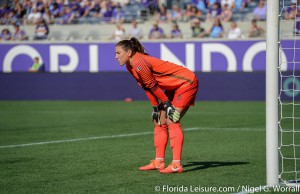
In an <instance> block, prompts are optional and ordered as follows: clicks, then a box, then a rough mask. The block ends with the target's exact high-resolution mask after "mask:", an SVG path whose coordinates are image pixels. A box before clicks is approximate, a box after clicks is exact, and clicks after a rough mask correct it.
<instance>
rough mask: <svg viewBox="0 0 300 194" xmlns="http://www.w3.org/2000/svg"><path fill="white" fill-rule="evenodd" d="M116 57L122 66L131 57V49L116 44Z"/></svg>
mask: <svg viewBox="0 0 300 194" xmlns="http://www.w3.org/2000/svg"><path fill="white" fill-rule="evenodd" d="M115 51H116V59H117V61H118V63H119V64H120V65H121V66H122V65H125V64H126V63H128V62H129V58H130V56H131V51H130V50H129V51H127V52H126V51H125V50H124V49H123V47H121V46H116V50H115Z"/></svg>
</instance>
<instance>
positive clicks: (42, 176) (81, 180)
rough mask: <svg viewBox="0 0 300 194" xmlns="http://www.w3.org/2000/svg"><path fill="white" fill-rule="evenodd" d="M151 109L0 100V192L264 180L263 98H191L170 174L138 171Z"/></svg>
mask: <svg viewBox="0 0 300 194" xmlns="http://www.w3.org/2000/svg"><path fill="white" fill-rule="evenodd" d="M151 111H152V108H151V105H150V104H149V102H132V103H125V102H121V101H114V102H94V101H93V102H76V101H71V102H68V101H54V102H47V101H37V102H35V101H16V102H14V101H12V102H5V101H2V102H0V193H93V192H94V193H171V191H174V190H176V188H177V189H179V188H180V187H182V188H183V187H188V188H189V189H194V190H193V191H195V190H196V189H197V187H200V186H201V187H233V188H234V189H235V190H233V191H232V192H231V191H229V192H224V193H235V192H241V188H242V186H244V187H245V186H249V187H257V186H260V185H265V184H266V181H265V179H266V178H265V174H266V173H265V169H266V165H265V103H263V102H197V104H196V106H195V107H192V108H191V109H190V110H189V112H188V113H187V114H186V116H185V118H184V119H183V120H182V126H183V128H184V130H185V132H184V134H185V142H184V150H183V161H182V162H183V165H184V169H185V172H184V173H180V174H170V175H164V174H159V173H158V172H157V171H151V172H141V171H138V170H137V169H138V167H139V166H141V165H144V164H146V163H148V162H149V160H150V159H153V158H154V156H155V155H154V154H155V153H154V147H153V134H152V131H153V126H152V122H151V120H150V114H151ZM9 146H10V147H9ZM166 156H167V157H166V162H167V163H169V162H170V161H171V150H170V147H169V146H168V147H167V153H166ZM172 189H173V190H172ZM225 189H226V188H225ZM238 189H239V190H238ZM157 190H160V191H159V192H158V191H157ZM191 192H192V190H189V193H191ZM206 193H213V192H206Z"/></svg>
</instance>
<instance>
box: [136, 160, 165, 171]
mask: <svg viewBox="0 0 300 194" xmlns="http://www.w3.org/2000/svg"><path fill="white" fill-rule="evenodd" d="M165 167H166V165H165V162H164V161H163V160H151V161H150V164H147V165H146V166H141V167H139V169H140V170H162V169H164V168H165Z"/></svg>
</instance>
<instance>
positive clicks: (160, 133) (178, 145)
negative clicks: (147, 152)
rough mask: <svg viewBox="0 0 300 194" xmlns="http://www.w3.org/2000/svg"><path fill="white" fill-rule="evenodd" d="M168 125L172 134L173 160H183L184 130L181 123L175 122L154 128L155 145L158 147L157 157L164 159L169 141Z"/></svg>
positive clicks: (170, 134)
mask: <svg viewBox="0 0 300 194" xmlns="http://www.w3.org/2000/svg"><path fill="white" fill-rule="evenodd" d="M168 127H169V136H170V146H171V148H172V152H173V162H179V163H180V160H181V153H182V145H183V132H182V128H181V126H180V123H173V124H171V125H169V126H167V125H161V126H155V128H154V146H155V148H156V157H155V158H156V159H164V158H165V151H166V146H167V143H168Z"/></svg>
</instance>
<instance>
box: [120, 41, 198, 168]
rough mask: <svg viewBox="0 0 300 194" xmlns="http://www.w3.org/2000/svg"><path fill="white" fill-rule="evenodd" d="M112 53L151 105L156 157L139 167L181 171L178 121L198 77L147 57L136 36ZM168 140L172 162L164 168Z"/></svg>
mask: <svg viewBox="0 0 300 194" xmlns="http://www.w3.org/2000/svg"><path fill="white" fill-rule="evenodd" d="M115 52H116V59H117V61H118V63H119V64H120V65H121V66H123V65H126V68H127V70H128V71H129V73H131V74H132V75H133V77H134V78H135V79H136V81H137V82H138V84H139V85H140V86H141V87H142V88H143V89H144V91H145V93H146V95H147V97H148V98H149V100H150V102H151V104H152V106H153V112H152V121H153V123H154V145H155V148H156V157H155V159H153V160H151V161H150V164H148V165H145V166H141V167H140V168H139V169H140V170H156V169H157V170H159V172H161V173H176V172H183V167H182V164H181V154H182V147H183V139H184V137H183V132H182V128H181V126H180V120H181V119H182V117H183V116H184V115H185V113H186V112H187V111H188V109H189V107H190V106H193V105H194V102H195V98H196V94H197V90H198V80H197V77H196V76H195V74H194V73H193V72H192V71H190V70H188V69H187V68H185V67H182V66H179V65H176V64H174V63H171V62H168V61H163V60H161V59H158V58H155V57H152V56H150V55H149V54H147V52H146V50H145V48H144V47H143V46H142V44H141V43H140V42H139V41H138V40H137V39H136V38H131V39H130V40H122V41H120V42H118V43H117V45H116V48H115ZM168 139H170V146H171V148H172V153H173V161H172V163H171V164H170V165H169V166H167V167H166V165H165V161H164V158H165V150H166V146H167V143H168Z"/></svg>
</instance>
